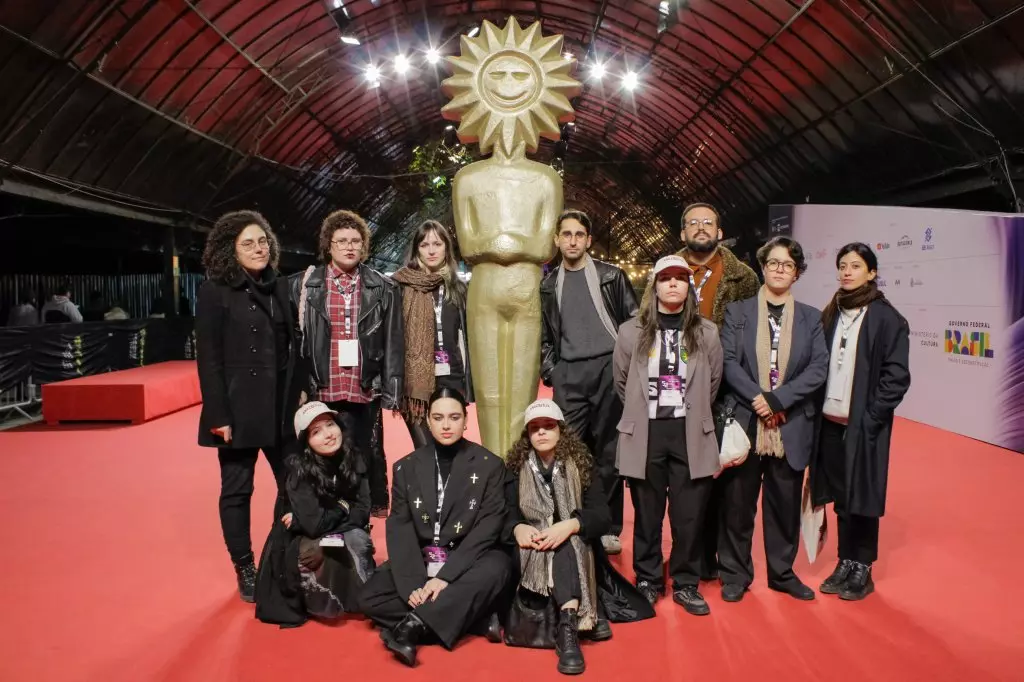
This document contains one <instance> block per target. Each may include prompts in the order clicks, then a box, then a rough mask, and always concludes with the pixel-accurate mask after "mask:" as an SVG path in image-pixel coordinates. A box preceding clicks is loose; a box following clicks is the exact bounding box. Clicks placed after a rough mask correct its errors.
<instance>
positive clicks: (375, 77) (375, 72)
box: [366, 64, 380, 85]
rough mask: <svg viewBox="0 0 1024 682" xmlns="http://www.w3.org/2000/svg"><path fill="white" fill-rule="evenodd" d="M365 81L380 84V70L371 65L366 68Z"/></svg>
mask: <svg viewBox="0 0 1024 682" xmlns="http://www.w3.org/2000/svg"><path fill="white" fill-rule="evenodd" d="M366 80H368V81H370V83H376V84H378V85H379V84H380V69H378V68H377V67H376V66H374V65H373V64H370V65H369V66H367V67H366Z"/></svg>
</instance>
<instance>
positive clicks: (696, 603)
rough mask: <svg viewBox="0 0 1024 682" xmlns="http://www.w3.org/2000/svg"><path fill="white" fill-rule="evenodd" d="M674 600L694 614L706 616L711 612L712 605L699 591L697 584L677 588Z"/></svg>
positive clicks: (673, 596) (673, 594) (673, 595)
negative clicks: (709, 604)
mask: <svg viewBox="0 0 1024 682" xmlns="http://www.w3.org/2000/svg"><path fill="white" fill-rule="evenodd" d="M672 601H674V602H675V603H677V604H679V605H680V606H682V607H683V608H684V609H686V612H687V613H689V614H690V615H692V616H706V615H708V614H709V613H711V607H710V606H708V603H707V602H706V601H704V597H703V596H702V595H701V593H700V592H698V591H697V586H696V585H684V586H683V587H681V588H680V589H678V590H676V591H675V592H673V593H672Z"/></svg>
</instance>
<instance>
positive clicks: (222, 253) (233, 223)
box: [203, 211, 281, 283]
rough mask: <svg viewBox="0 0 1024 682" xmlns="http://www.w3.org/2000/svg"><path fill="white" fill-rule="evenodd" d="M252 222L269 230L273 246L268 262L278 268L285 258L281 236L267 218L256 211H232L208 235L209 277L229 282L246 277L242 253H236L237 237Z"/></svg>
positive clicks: (206, 264) (205, 257)
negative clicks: (240, 263)
mask: <svg viewBox="0 0 1024 682" xmlns="http://www.w3.org/2000/svg"><path fill="white" fill-rule="evenodd" d="M250 225H257V226H259V228H260V229H261V230H263V231H264V232H266V233H267V242H268V244H269V245H270V262H269V263H268V264H267V265H268V267H271V268H273V269H274V270H277V264H278V261H280V259H281V245H280V244H279V243H278V241H277V235H276V234H274V231H273V230H272V229H270V223H269V222H268V221H267V219H266V218H264V217H263V216H262V215H260V214H259V213H258V212H256V211H231V212H230V213H225V214H224V215H222V216H221V217H220V218H217V222H216V223H214V224H213V229H212V230H211V231H210V234H209V236H207V238H206V248H205V249H203V267H204V268H206V276H207V277H208V278H209V279H212V280H214V281H217V282H221V283H227V282H231V281H233V280H236V279H238V278H240V277H241V276H242V266H241V265H239V264H238V256H236V255H235V240H236V239H238V235H240V234H241V233H242V230H244V229H245V228H247V227H249V226H250Z"/></svg>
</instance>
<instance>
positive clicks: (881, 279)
mask: <svg viewBox="0 0 1024 682" xmlns="http://www.w3.org/2000/svg"><path fill="white" fill-rule="evenodd" d="M897 281H899V280H897ZM875 284H877V285H878V288H879V289H884V288H886V287H887V286H889V282H888V281H887V280H886V279H885V278H884V277H876V278H875Z"/></svg>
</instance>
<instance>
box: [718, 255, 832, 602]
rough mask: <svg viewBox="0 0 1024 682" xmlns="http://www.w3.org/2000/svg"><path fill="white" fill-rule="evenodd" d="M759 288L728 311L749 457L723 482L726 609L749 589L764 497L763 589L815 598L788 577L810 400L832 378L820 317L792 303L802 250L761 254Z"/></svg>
mask: <svg viewBox="0 0 1024 682" xmlns="http://www.w3.org/2000/svg"><path fill="white" fill-rule="evenodd" d="M757 260H758V262H759V263H760V264H761V268H762V269H763V271H764V281H765V283H764V286H763V287H761V291H760V292H758V294H757V296H755V297H752V298H748V299H746V300H744V301H737V302H736V303H731V304H729V307H728V309H727V310H726V313H725V326H724V327H723V328H722V352H723V354H724V356H725V367H724V373H725V382H726V384H727V385H728V387H729V392H728V394H727V396H726V407H727V408H728V407H729V406H732V407H733V409H734V412H735V416H736V420H737V421H738V422H739V423H740V424H742V425H744V426H745V427H747V429H748V431H747V432H748V434H749V435H750V442H751V452H750V456H748V457H747V459H746V460H745V461H744V462H743V463H741V464H739V465H738V466H736V467H732V468H729V469H726V470H725V471H724V472H723V473H722V487H723V489H724V491H725V492H724V496H723V506H722V526H721V530H720V532H719V536H718V561H719V565H720V570H721V575H722V599H723V600H724V601H731V602H736V601H740V600H741V599H742V598H743V594H744V592H746V590H747V588H748V587H749V586H750V583H751V582H753V580H754V563H753V561H752V560H751V556H750V548H751V541H752V539H753V535H754V517H755V516H756V515H757V495H758V492H759V491H761V490H762V485H763V498H762V499H763V501H762V503H761V505H762V511H763V512H764V513H763V514H762V525H763V526H764V547H765V555H766V558H767V564H768V587H770V588H771V589H773V590H776V591H778V592H785V593H787V594H789V595H791V596H792V597H795V598H796V599H803V600H810V599H814V590H812V589H811V588H809V587H807V586H806V585H804V584H803V583H802V582H801V581H800V579H799V578H798V577H797V576H796V574H795V573H794V572H793V560H794V559H796V553H797V549H798V547H799V543H800V496H801V493H802V492H803V482H804V470H805V469H806V468H807V465H808V463H809V462H810V458H811V453H812V452H813V450H814V423H815V415H816V413H817V405H816V403H815V400H814V393H815V392H816V391H817V390H818V389H819V388H820V387H821V386H822V384H824V383H825V377H826V376H827V375H828V349H827V348H826V347H825V335H824V333H823V331H822V327H821V313H820V312H819V311H818V310H817V309H816V308H812V307H811V306H809V305H805V304H803V303H797V302H796V301H795V300H794V299H793V294H792V293H791V291H790V287H792V286H793V283H794V282H796V280H797V279H798V278H799V277H800V274H801V273H802V272H804V270H806V269H807V262H806V260H805V259H804V252H803V249H802V248H801V246H800V244H799V243H797V242H796V241H794V240H792V239H790V238H789V237H776V238H774V239H772V240H770V241H769V242H768V243H767V244H765V245H764V246H762V247H761V248H760V249H759V250H758V252H757Z"/></svg>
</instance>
